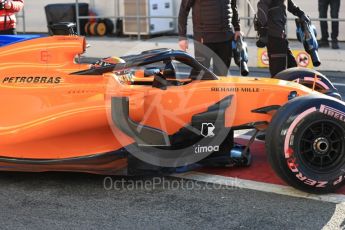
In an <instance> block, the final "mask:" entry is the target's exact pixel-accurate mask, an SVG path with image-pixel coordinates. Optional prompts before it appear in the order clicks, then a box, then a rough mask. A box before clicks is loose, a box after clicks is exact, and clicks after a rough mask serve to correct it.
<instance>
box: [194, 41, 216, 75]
mask: <svg viewBox="0 0 345 230" xmlns="http://www.w3.org/2000/svg"><path fill="white" fill-rule="evenodd" d="M194 53H195V59H196V60H197V61H199V62H200V63H201V64H202V65H203V66H205V67H206V68H210V63H211V56H210V51H209V48H208V47H207V46H206V45H205V44H202V43H199V42H197V41H195V42H194ZM199 74H200V73H199V72H196V71H194V69H193V70H192V71H191V76H192V77H198V76H199ZM199 77H200V76H199Z"/></svg>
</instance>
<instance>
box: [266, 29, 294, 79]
mask: <svg viewBox="0 0 345 230" xmlns="http://www.w3.org/2000/svg"><path fill="white" fill-rule="evenodd" d="M267 52H268V58H269V61H270V72H271V76H272V77H274V76H276V75H277V73H279V72H281V71H283V70H286V69H288V68H292V67H297V62H296V59H295V57H294V56H293V54H292V52H291V49H290V48H289V41H288V40H287V39H284V38H277V37H271V36H268V42H267Z"/></svg>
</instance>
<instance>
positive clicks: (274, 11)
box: [255, 0, 310, 77]
mask: <svg viewBox="0 0 345 230" xmlns="http://www.w3.org/2000/svg"><path fill="white" fill-rule="evenodd" d="M287 11H289V12H290V13H292V14H293V15H295V16H297V17H299V18H300V19H301V20H302V21H306V22H308V23H309V22H310V19H309V17H308V16H307V15H306V14H305V13H304V12H303V11H302V10H301V9H300V8H299V7H297V6H296V5H295V3H294V2H293V1H292V0H259V2H258V12H257V20H256V21H255V29H256V30H257V31H258V33H259V37H260V40H259V41H260V43H257V45H258V46H259V47H260V48H263V47H265V46H267V52H268V58H269V62H270V73H271V76H272V77H274V76H276V75H277V74H278V73H279V72H281V71H283V70H285V69H287V68H292V67H297V63H296V59H295V57H294V56H293V54H292V52H291V49H290V48H289V41H288V40H287V34H286V23H287ZM263 38H265V39H263Z"/></svg>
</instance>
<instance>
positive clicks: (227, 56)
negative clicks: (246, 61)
mask: <svg viewBox="0 0 345 230" xmlns="http://www.w3.org/2000/svg"><path fill="white" fill-rule="evenodd" d="M213 46H214V51H215V54H216V56H215V57H213V69H214V73H215V74H216V75H218V76H228V73H229V68H230V64H231V58H232V47H231V41H230V40H229V41H226V42H219V43H214V44H213Z"/></svg>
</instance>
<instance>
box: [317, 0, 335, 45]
mask: <svg viewBox="0 0 345 230" xmlns="http://www.w3.org/2000/svg"><path fill="white" fill-rule="evenodd" d="M328 6H330V7H331V18H333V19H338V18H339V9H340V0H319V13H320V18H327V11H328ZM320 24H321V35H322V38H321V39H322V40H328V38H329V34H328V22H326V21H321V22H320ZM338 35H339V22H332V35H331V38H332V40H337V38H338Z"/></svg>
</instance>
